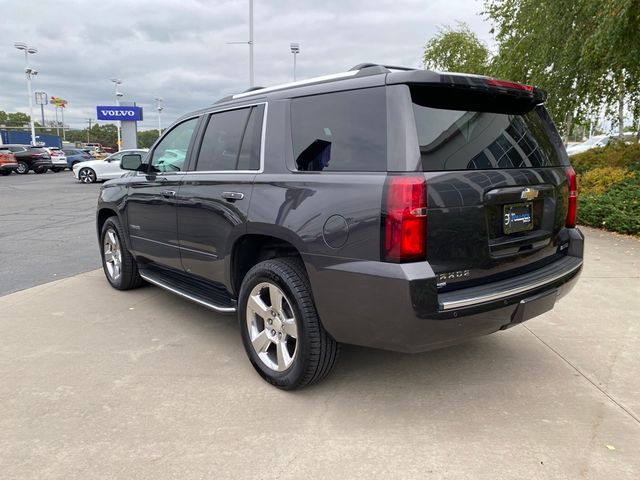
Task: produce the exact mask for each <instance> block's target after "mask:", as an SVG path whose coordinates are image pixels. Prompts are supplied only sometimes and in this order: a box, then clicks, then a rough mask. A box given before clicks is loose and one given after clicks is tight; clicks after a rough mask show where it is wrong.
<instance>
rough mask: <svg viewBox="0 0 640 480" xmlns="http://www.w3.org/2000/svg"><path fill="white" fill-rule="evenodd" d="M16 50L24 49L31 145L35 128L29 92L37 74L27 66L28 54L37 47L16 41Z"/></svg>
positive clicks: (34, 139) (33, 141)
mask: <svg viewBox="0 0 640 480" xmlns="http://www.w3.org/2000/svg"><path fill="white" fill-rule="evenodd" d="M13 46H14V47H16V48H17V49H18V50H24V62H25V69H24V73H25V75H26V76H27V95H28V96H29V118H30V123H31V145H34V146H35V144H36V128H35V125H34V123H33V98H32V97H33V96H32V94H31V77H33V76H35V75H37V74H38V71H37V70H34V69H33V68H31V67H30V66H29V55H30V54H35V53H38V49H37V48H34V47H29V46H28V45H27V44H26V43H21V42H16V43H14V44H13Z"/></svg>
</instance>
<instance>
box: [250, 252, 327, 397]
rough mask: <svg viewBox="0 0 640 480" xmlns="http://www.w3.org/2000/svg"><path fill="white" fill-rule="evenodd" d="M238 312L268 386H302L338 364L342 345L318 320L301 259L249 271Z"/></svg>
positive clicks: (278, 260)
mask: <svg viewBox="0 0 640 480" xmlns="http://www.w3.org/2000/svg"><path fill="white" fill-rule="evenodd" d="M238 312H239V313H238V318H239V321H240V331H241V335H242V343H243V344H244V348H245V351H246V352H247V356H248V357H249V360H250V361H251V364H252V365H253V367H254V368H255V369H256V371H257V372H258V373H259V374H260V375H261V376H262V378H264V379H265V380H266V381H267V382H269V383H270V384H272V385H274V386H276V387H278V388H281V389H283V390H294V389H297V388H302V387H304V386H306V385H310V384H312V383H314V382H317V381H319V380H321V379H322V378H324V377H325V376H327V375H328V374H329V372H330V371H331V370H332V368H333V367H334V365H335V363H336V361H337V359H338V354H339V348H340V345H339V344H338V342H336V341H335V340H334V339H333V338H332V337H331V336H330V335H329V334H328V333H327V331H326V330H325V329H324V327H323V326H322V324H321V323H320V319H319V318H318V313H317V311H316V307H315V304H314V302H313V297H312V295H311V286H310V284H309V279H308V278H307V274H306V272H305V270H304V266H303V264H302V262H301V261H300V260H299V259H296V258H276V259H272V260H266V261H264V262H261V263H259V264H257V265H256V266H254V267H253V268H252V269H251V270H249V272H248V273H247V275H246V277H245V278H244V280H243V282H242V286H241V288H240V296H239V302H238Z"/></svg>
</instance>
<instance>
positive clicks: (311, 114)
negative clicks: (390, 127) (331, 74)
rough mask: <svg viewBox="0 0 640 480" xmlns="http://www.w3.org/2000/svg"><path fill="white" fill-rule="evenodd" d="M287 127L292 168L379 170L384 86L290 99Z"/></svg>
mask: <svg viewBox="0 0 640 480" xmlns="http://www.w3.org/2000/svg"><path fill="white" fill-rule="evenodd" d="M291 132H292V136H293V152H294V157H295V158H296V166H297V167H298V170H304V171H351V172H357V171H363V172H366V171H369V172H379V171H385V170H386V169H387V113H386V96H385V89H384V87H380V88H368V89H363V90H351V91H347V92H336V93H330V94H325V95H314V96H310V97H301V98H296V99H294V100H293V101H292V102H291Z"/></svg>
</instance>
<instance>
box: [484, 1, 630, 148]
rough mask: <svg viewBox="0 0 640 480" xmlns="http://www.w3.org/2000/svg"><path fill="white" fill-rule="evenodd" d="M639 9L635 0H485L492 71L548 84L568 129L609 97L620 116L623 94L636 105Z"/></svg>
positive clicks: (555, 109) (557, 114)
mask: <svg viewBox="0 0 640 480" xmlns="http://www.w3.org/2000/svg"><path fill="white" fill-rule="evenodd" d="M639 11H640V2H638V1H637V0H573V1H571V2H558V1H557V0H485V11H484V13H485V15H486V16H487V17H488V18H489V19H490V20H491V21H492V23H493V25H494V30H493V31H494V33H495V38H496V41H497V42H498V47H499V50H498V54H497V56H496V57H495V58H494V61H493V65H492V68H493V70H494V73H496V75H497V76H501V77H505V78H510V79H513V80H516V81H520V82H524V83H532V84H536V85H539V86H540V87H542V88H544V89H545V90H547V91H549V92H550V96H549V101H548V102H547V106H548V108H549V110H550V111H551V114H552V115H553V117H554V118H555V120H556V122H557V123H559V124H560V125H561V129H562V130H563V131H564V134H565V136H567V135H568V134H569V132H570V129H571V125H572V123H573V122H574V120H578V121H581V122H583V123H584V122H585V117H587V116H588V115H589V114H591V113H593V111H595V110H596V109H597V108H599V107H600V106H602V105H603V104H604V105H605V106H608V107H609V108H610V110H611V108H612V107H613V106H614V105H617V106H618V110H619V117H620V116H621V115H620V112H621V111H622V107H623V105H624V102H625V99H626V101H629V102H632V103H633V104H634V105H635V106H637V104H638V82H640V75H638V70H639V68H640V62H638V58H640V57H639V55H640V52H639V49H640V46H639V45H638V41H637V36H638V31H639V28H640V22H639V19H638V18H639ZM637 110H638V108H637V107H634V111H637ZM620 124H622V123H621V122H620Z"/></svg>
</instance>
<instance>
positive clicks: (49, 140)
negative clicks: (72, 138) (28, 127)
mask: <svg viewBox="0 0 640 480" xmlns="http://www.w3.org/2000/svg"><path fill="white" fill-rule="evenodd" d="M0 138H1V139H2V142H1V143H4V144H8V143H19V144H21V145H29V144H31V132H25V131H24V130H0ZM36 141H37V142H44V146H45V147H58V148H62V140H61V139H60V137H59V136H58V135H51V134H50V133H36Z"/></svg>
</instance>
